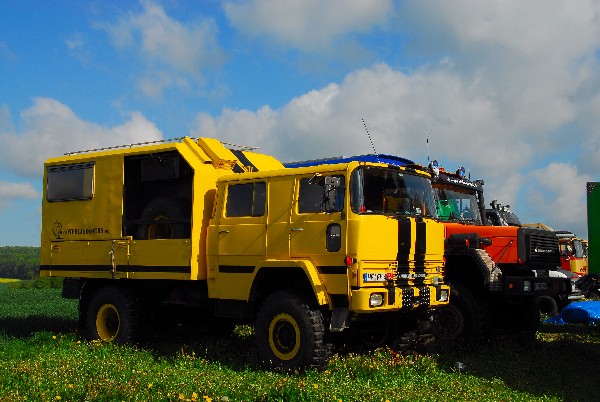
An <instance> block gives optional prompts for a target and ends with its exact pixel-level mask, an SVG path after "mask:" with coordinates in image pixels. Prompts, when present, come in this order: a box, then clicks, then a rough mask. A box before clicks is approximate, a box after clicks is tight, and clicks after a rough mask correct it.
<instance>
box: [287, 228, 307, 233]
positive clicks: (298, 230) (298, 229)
mask: <svg viewBox="0 0 600 402" xmlns="http://www.w3.org/2000/svg"><path fill="white" fill-rule="evenodd" d="M303 230H304V229H302V228H291V229H290V231H292V232H302V231H303Z"/></svg>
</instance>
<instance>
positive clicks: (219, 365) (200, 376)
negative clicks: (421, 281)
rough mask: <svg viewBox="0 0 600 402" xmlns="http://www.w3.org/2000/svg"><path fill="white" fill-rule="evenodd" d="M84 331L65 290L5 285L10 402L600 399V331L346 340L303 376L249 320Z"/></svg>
mask: <svg viewBox="0 0 600 402" xmlns="http://www.w3.org/2000/svg"><path fill="white" fill-rule="evenodd" d="M76 328H77V303H76V302H75V301H73V300H63V299H61V298H60V290H58V289H10V288H6V287H4V288H0V400H1V401H9V400H10V401H18V400H43V401H57V400H60V401H83V400H89V401H120V400H123V401H147V400H149V401H169V400H198V401H204V400H212V401H227V400H228V401H339V400H342V401H357V400H358V401H386V400H389V401H417V400H424V401H459V400H460V401H463V400H470V401H499V400H505V401H546V400H547V401H555V400H556V401H560V400H567V401H587V400H589V401H595V400H598V392H597V384H596V382H597V381H598V377H597V376H598V373H599V372H600V331H598V328H589V327H581V326H547V325H545V326H543V327H542V331H540V332H538V334H537V339H535V340H532V341H531V343H520V342H518V341H516V340H514V339H512V338H509V337H503V336H498V337H496V338H494V339H493V340H490V341H488V342H487V343H485V344H482V345H478V346H477V347H471V348H460V349H456V348H454V349H452V348H446V349H445V350H440V351H438V353H437V354H434V355H430V356H408V357H407V356H401V355H398V354H396V353H395V352H393V351H392V350H389V349H385V348H381V349H377V350H375V351H358V350H353V349H348V348H342V347H340V348H338V349H336V354H335V355H334V357H333V358H332V359H331V361H330V363H329V365H328V366H327V368H326V369H325V370H323V371H314V370H313V371H308V372H305V373H302V374H281V373H274V372H269V371H263V370H261V369H260V368H259V366H258V362H257V360H256V357H255V355H254V343H253V339H252V336H251V334H250V332H251V331H249V330H248V329H247V328H245V327H242V328H238V331H236V332H235V334H232V335H231V336H229V337H219V336H216V335H212V334H211V333H210V331H209V330H207V329H202V328H198V327H197V326H193V325H185V324H184V325H180V326H177V325H176V326H174V327H172V328H167V329H161V330H159V331H158V332H156V333H152V334H148V335H149V336H148V337H147V338H148V341H146V342H144V344H143V345H138V346H115V345H105V344H100V343H88V342H86V341H85V340H83V339H82V338H81V337H80V336H79V335H78V334H77V330H76ZM458 362H460V363H462V364H463V365H464V366H466V369H462V370H459V369H458V368H457V367H458Z"/></svg>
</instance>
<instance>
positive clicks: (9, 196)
mask: <svg viewBox="0 0 600 402" xmlns="http://www.w3.org/2000/svg"><path fill="white" fill-rule="evenodd" d="M39 198H40V195H39V194H38V192H37V191H36V190H35V189H34V188H33V186H32V185H31V184H30V183H12V182H7V181H4V180H0V211H2V210H3V209H5V208H7V207H8V206H9V205H10V204H11V203H12V202H13V201H15V200H20V199H28V200H36V199H39Z"/></svg>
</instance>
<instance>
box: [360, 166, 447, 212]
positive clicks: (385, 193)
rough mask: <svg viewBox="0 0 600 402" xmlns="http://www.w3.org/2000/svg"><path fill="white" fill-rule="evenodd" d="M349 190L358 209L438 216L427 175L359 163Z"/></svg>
mask: <svg viewBox="0 0 600 402" xmlns="http://www.w3.org/2000/svg"><path fill="white" fill-rule="evenodd" d="M350 192H351V195H350V199H351V204H352V210H353V211H354V212H355V213H363V214H364V213H366V214H380V215H382V214H383V215H388V214H389V215H404V216H421V217H431V218H437V211H436V208H435V202H434V195H433V189H432V188H431V181H430V180H429V179H428V178H427V177H424V176H419V175H417V174H412V173H408V172H403V171H399V170H395V169H386V168H379V167H360V168H358V169H356V170H355V171H354V172H352V177H351V179H350Z"/></svg>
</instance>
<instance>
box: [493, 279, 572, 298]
mask: <svg viewBox="0 0 600 402" xmlns="http://www.w3.org/2000/svg"><path fill="white" fill-rule="evenodd" d="M504 293H505V294H506V295H507V296H563V295H564V296H566V295H568V294H569V293H571V281H570V280H569V279H568V278H553V277H535V276H507V277H505V278H504Z"/></svg>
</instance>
